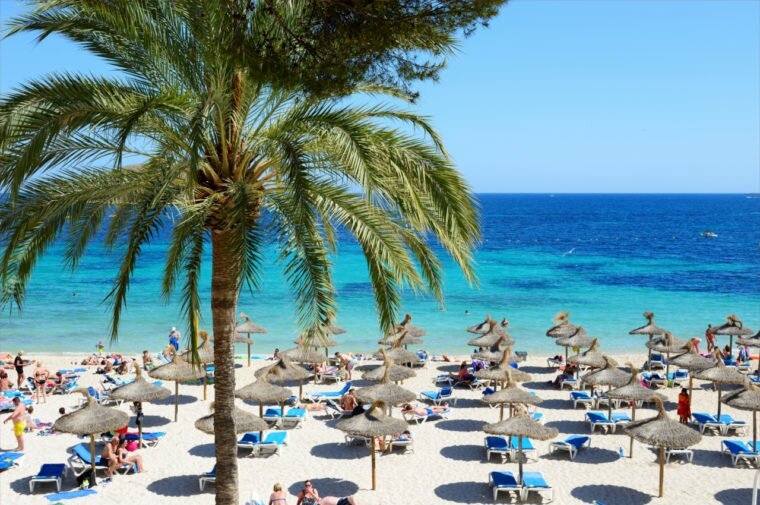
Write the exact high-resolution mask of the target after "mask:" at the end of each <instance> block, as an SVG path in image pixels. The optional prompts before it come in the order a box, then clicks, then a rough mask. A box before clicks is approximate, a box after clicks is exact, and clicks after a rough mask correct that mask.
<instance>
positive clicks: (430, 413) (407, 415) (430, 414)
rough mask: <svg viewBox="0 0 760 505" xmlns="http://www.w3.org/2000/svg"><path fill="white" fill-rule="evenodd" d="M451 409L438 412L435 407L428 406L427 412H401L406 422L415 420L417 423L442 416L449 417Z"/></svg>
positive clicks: (442, 417) (443, 417)
mask: <svg viewBox="0 0 760 505" xmlns="http://www.w3.org/2000/svg"><path fill="white" fill-rule="evenodd" d="M450 413H451V409H446V410H442V411H440V412H437V411H435V410H433V409H429V408H426V409H425V414H424V415H423V414H417V413H416V412H404V413H403V414H401V415H402V416H403V417H404V420H405V421H406V422H412V421H413V422H415V423H417V424H420V423H424V422H425V421H428V420H430V419H433V418H436V417H440V418H441V419H448V417H449V414H450Z"/></svg>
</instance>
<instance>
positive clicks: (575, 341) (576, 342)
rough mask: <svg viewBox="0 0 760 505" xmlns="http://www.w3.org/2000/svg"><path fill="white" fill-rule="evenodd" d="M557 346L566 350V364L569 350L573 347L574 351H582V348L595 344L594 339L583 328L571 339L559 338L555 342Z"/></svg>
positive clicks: (579, 328)
mask: <svg viewBox="0 0 760 505" xmlns="http://www.w3.org/2000/svg"><path fill="white" fill-rule="evenodd" d="M554 343H555V344H557V345H560V346H562V347H564V348H565V363H567V360H568V359H569V357H568V354H569V353H568V349H570V348H571V347H572V348H573V349H580V348H581V347H590V346H591V344H593V343H594V339H592V338H591V337H589V336H588V335H586V330H584V329H583V328H581V327H578V331H577V332H576V333H574V334H573V335H571V336H569V337H558V338H557V339H556V340H555V341H554Z"/></svg>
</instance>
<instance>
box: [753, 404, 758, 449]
mask: <svg viewBox="0 0 760 505" xmlns="http://www.w3.org/2000/svg"><path fill="white" fill-rule="evenodd" d="M752 450H753V451H756V450H757V410H753V411H752Z"/></svg>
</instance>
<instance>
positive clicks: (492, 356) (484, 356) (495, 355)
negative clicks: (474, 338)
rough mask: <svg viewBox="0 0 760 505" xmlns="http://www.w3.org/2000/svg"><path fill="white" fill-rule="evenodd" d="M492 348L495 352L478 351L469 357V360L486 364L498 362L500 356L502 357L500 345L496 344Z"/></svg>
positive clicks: (502, 352) (502, 351)
mask: <svg viewBox="0 0 760 505" xmlns="http://www.w3.org/2000/svg"><path fill="white" fill-rule="evenodd" d="M493 347H494V348H496V349H497V350H495V351H478V352H475V353H472V354H471V355H470V358H472V359H479V360H483V361H488V362H495V361H499V360H500V359H501V358H502V356H504V349H502V348H501V343H497V344H496V345H494V346H493ZM518 357H519V356H518Z"/></svg>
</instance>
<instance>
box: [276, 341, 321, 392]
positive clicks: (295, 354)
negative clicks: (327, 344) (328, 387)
mask: <svg viewBox="0 0 760 505" xmlns="http://www.w3.org/2000/svg"><path fill="white" fill-rule="evenodd" d="M282 355H283V356H285V357H286V358H288V359H289V360H291V361H295V362H296V363H307V364H310V365H311V366H312V367H314V384H316V383H317V368H318V366H319V363H322V362H323V361H324V360H325V357H324V356H322V354H321V353H319V352H317V351H312V350H311V349H309V348H308V347H306V346H303V345H301V346H298V347H297V348H295V349H288V350H287V351H284V352H283V353H282Z"/></svg>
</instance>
